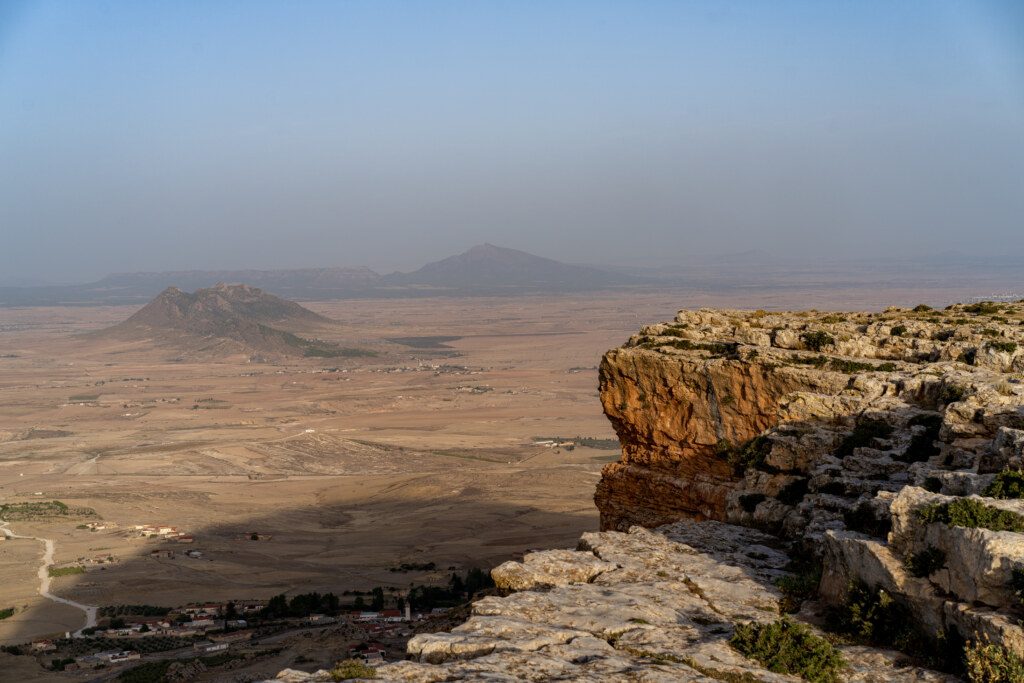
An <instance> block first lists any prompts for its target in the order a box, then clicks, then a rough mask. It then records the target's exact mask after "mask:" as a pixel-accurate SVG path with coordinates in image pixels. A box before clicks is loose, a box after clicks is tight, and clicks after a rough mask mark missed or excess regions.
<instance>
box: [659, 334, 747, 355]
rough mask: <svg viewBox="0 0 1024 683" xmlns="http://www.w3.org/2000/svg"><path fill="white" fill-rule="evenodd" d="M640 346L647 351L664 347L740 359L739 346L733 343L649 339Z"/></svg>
mask: <svg viewBox="0 0 1024 683" xmlns="http://www.w3.org/2000/svg"><path fill="white" fill-rule="evenodd" d="M640 346H641V347H642V348H645V349H652V350H657V349H660V348H662V347H665V346H668V347H670V348H673V349H680V350H682V351H708V352H709V353H711V355H712V356H713V357H718V358H738V357H739V344H737V343H735V342H732V343H726V342H693V341H690V340H689V339H671V340H669V341H659V340H654V339H648V340H645V341H642V342H640Z"/></svg>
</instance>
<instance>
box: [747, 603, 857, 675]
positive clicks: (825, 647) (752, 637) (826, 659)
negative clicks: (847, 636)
mask: <svg viewBox="0 0 1024 683" xmlns="http://www.w3.org/2000/svg"><path fill="white" fill-rule="evenodd" d="M729 644H730V645H731V646H732V647H733V648H735V649H736V650H737V651H739V652H740V653H741V654H743V655H744V656H746V657H749V658H751V659H754V660H756V661H758V662H760V663H761V665H762V666H764V667H765V668H766V669H768V670H769V671H774V672H775V673H781V674H795V675H797V676H800V677H801V678H803V679H804V680H807V681H811V682H812V683H838V682H839V681H840V680H841V679H840V674H841V673H842V671H843V670H844V669H845V668H846V661H845V660H844V659H843V656H842V655H841V654H840V653H839V652H838V651H837V650H836V649H835V648H834V647H833V646H832V644H831V643H830V642H828V641H827V640H825V639H824V638H821V637H819V636H816V635H814V633H812V632H811V629H810V628H808V627H807V626H804V625H803V624H798V623H796V622H794V621H791V620H789V619H787V618H782V619H780V620H778V621H776V622H773V623H771V624H758V623H754V622H752V623H749V624H740V625H738V626H737V627H736V633H735V635H733V637H732V639H731V640H729Z"/></svg>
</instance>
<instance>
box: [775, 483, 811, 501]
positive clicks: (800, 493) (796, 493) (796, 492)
mask: <svg viewBox="0 0 1024 683" xmlns="http://www.w3.org/2000/svg"><path fill="white" fill-rule="evenodd" d="M807 487H808V480H807V479H806V478H804V477H801V478H800V479H794V480H793V481H791V482H789V483H788V484H786V485H785V486H783V487H782V489H781V490H780V491H779V493H778V495H777V496H775V497H776V498H777V499H778V500H779V501H780V502H782V503H785V504H786V505H796V504H797V503H799V502H800V501H801V500H803V499H804V496H806V495H807Z"/></svg>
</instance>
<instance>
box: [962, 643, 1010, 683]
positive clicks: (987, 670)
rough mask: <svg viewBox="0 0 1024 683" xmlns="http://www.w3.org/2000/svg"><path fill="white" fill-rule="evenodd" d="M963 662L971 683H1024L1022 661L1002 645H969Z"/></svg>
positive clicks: (965, 650)
mask: <svg viewBox="0 0 1024 683" xmlns="http://www.w3.org/2000/svg"><path fill="white" fill-rule="evenodd" d="M964 660H965V664H966V669H967V672H966V673H967V680H968V681H970V682H971V683H1024V660H1022V659H1021V658H1020V657H1019V656H1018V655H1017V654H1016V653H1014V652H1012V651H1011V650H1008V649H1007V648H1005V647H1003V646H1002V645H994V644H992V643H984V644H982V643H980V642H978V643H969V644H968V645H967V647H966V648H965V649H964Z"/></svg>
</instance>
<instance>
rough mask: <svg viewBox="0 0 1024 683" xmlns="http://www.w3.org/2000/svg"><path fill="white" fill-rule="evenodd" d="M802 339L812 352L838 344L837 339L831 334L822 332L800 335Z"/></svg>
mask: <svg viewBox="0 0 1024 683" xmlns="http://www.w3.org/2000/svg"><path fill="white" fill-rule="evenodd" d="M800 339H801V340H803V342H804V345H805V346H806V347H807V348H809V349H810V350H811V351H821V350H822V349H823V348H825V347H826V346H832V345H833V344H835V343H836V340H835V338H834V337H833V336H832V335H831V334H829V333H828V332H822V331H821V330H817V331H814V332H804V333H803V334H801V335H800Z"/></svg>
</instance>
